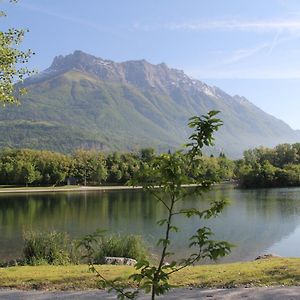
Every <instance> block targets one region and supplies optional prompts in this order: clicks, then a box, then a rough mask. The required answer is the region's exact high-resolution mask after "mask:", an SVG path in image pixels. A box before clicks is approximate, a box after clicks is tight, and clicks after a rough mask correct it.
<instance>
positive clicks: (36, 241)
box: [23, 231, 75, 265]
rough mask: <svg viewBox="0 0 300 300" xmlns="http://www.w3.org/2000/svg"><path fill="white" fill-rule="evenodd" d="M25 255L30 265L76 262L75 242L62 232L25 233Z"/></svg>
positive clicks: (26, 261)
mask: <svg viewBox="0 0 300 300" xmlns="http://www.w3.org/2000/svg"><path fill="white" fill-rule="evenodd" d="M23 238H24V248H23V255H24V259H25V263H26V264H29V265H41V264H50V265H65V264H69V263H71V262H74V260H75V255H74V251H73V243H72V242H71V241H70V239H69V236H68V235H67V234H66V233H62V232H55V231H53V232H50V233H42V232H40V233H36V232H33V231H30V232H27V233H24V236H23Z"/></svg>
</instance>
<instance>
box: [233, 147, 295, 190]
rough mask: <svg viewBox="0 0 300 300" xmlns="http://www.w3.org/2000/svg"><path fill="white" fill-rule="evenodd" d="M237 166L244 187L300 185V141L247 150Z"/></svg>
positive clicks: (237, 172)
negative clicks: (272, 147)
mask: <svg viewBox="0 0 300 300" xmlns="http://www.w3.org/2000/svg"><path fill="white" fill-rule="evenodd" d="M236 166H237V170H236V174H237V177H238V178H239V181H240V185H241V186H242V187H281V186H299V185H300V143H296V144H292V145H291V144H281V145H278V146H276V147H275V148H274V149H269V148H263V147H260V148H256V149H253V150H247V151H245V152H244V158H243V160H240V161H238V162H237V163H236Z"/></svg>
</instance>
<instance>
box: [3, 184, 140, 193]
mask: <svg viewBox="0 0 300 300" xmlns="http://www.w3.org/2000/svg"><path fill="white" fill-rule="evenodd" d="M141 188H142V187H140V186H137V187H132V186H127V185H110V186H79V185H72V186H70V185H65V186H57V187H53V186H46V187H8V186H5V187H1V186H0V194H2V193H3V194H5V193H44V192H87V191H113V190H116V191H117V190H132V189H141Z"/></svg>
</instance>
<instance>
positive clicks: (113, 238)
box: [94, 234, 147, 263]
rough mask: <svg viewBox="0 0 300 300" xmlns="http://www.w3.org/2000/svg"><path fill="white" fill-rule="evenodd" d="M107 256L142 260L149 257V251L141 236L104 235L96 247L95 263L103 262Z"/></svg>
mask: <svg viewBox="0 0 300 300" xmlns="http://www.w3.org/2000/svg"><path fill="white" fill-rule="evenodd" d="M105 256H114V257H127V258H133V259H136V260H140V259H144V258H145V257H146V256H147V249H146V247H145V244H144V242H143V240H142V238H141V237H140V236H136V235H124V236H121V235H120V234H114V235H110V236H106V235H103V236H102V237H101V238H100V239H99V240H98V243H97V244H96V247H95V257H94V259H95V263H101V262H103V260H104V257H105Z"/></svg>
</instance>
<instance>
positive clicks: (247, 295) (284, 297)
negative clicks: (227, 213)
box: [0, 287, 300, 300]
mask: <svg viewBox="0 0 300 300" xmlns="http://www.w3.org/2000/svg"><path fill="white" fill-rule="evenodd" d="M0 299H1V300H29V299H30V300H50V299H51V300H52V299H63V300H71V299H72V300H82V299H87V300H96V299H103V300H109V299H117V298H116V296H115V295H113V294H108V293H106V292H105V291H80V292H78V291H69V292H64V291H59V292H45V291H18V290H0ZM138 299H141V300H146V299H149V295H146V296H145V295H142V296H141V297H139V298H138ZM158 299H166V300H171V299H172V300H173V299H174V300H183V299H186V300H191V299H206V300H208V299H213V300H216V299H222V300H232V299H249V300H295V299H300V287H267V288H235V289H196V288H193V289H186V288H179V289H173V290H171V291H170V292H169V293H168V294H166V295H165V296H161V297H158Z"/></svg>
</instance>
